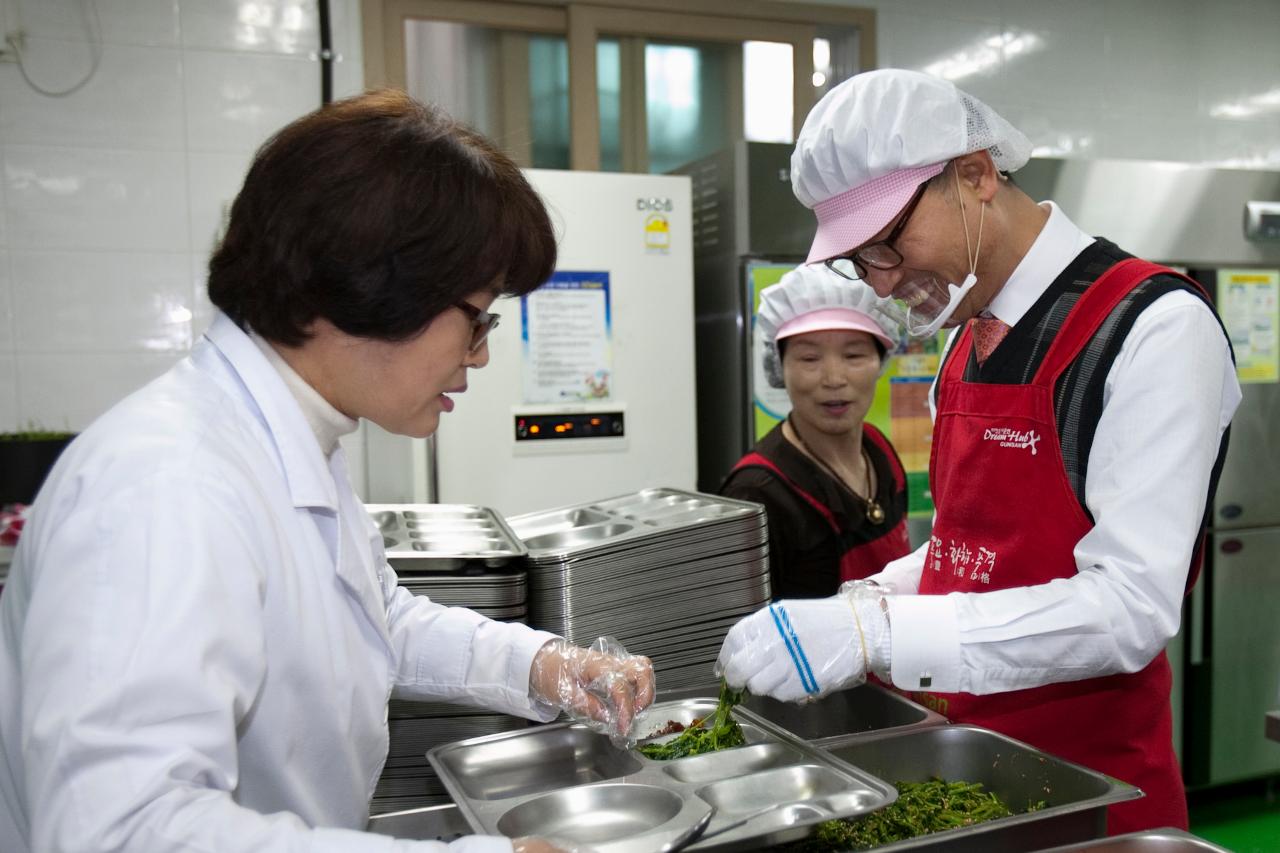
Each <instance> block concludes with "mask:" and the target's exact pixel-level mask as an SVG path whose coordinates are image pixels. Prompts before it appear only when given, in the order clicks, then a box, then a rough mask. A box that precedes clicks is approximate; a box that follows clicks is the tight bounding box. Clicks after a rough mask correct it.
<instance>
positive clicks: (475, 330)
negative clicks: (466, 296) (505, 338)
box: [453, 302, 501, 352]
mask: <svg viewBox="0 0 1280 853" xmlns="http://www.w3.org/2000/svg"><path fill="white" fill-rule="evenodd" d="M453 307H454V308H457V309H458V310H459V311H461V312H462V313H464V314H466V315H467V319H468V320H470V321H471V344H470V347H469V348H468V350H467V351H468V352H475V351H476V350H478V349H480V347H481V346H483V345H484V341H485V338H487V337H489V333H490V332H492V331H493V330H494V329H496V328H498V319H499V318H500V316H501V315H498V314H493V313H490V312H488V311H482V310H481V309H479V308H477V307H476V306H474V305H472V304H471V303H470V302H455V303H453Z"/></svg>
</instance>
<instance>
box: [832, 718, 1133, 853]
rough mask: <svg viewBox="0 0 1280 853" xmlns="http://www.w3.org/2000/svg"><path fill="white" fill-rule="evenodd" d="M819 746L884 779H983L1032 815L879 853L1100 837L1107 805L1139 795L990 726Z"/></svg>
mask: <svg viewBox="0 0 1280 853" xmlns="http://www.w3.org/2000/svg"><path fill="white" fill-rule="evenodd" d="M825 743H826V746H825V747H824V748H825V749H826V750H827V751H828V752H830V753H831V754H833V755H835V756H836V757H838V758H840V759H843V760H844V761H846V762H848V763H849V764H852V765H853V766H855V767H859V768H861V769H862V770H864V771H866V772H868V773H871V774H874V775H875V776H876V777H878V778H880V779H884V780H885V781H886V782H889V783H893V784H896V783H898V782H927V781H929V780H930V779H944V780H946V781H948V782H980V783H982V785H983V787H984V788H985V789H986V790H988V791H990V792H992V793H994V794H995V795H996V796H998V797H999V798H1000V799H1001V800H1003V801H1004V802H1005V804H1006V805H1008V806H1009V808H1011V809H1013V810H1014V811H1015V812H1019V810H1024V809H1026V808H1027V807H1028V806H1029V805H1033V804H1038V803H1041V802H1043V803H1044V804H1045V805H1044V807H1043V808H1040V809H1037V810H1036V811H1022V812H1021V813H1015V814H1013V815H1011V816H1009V817H1003V818H997V819H996V820H990V821H986V822H984V823H978V824H974V825H972V826H966V827H961V828H958V829H949V830H946V831H945V832H935V833H932V834H930V835H921V836H918V837H916V838H912V839H909V840H907V841H899V842H895V843H893V844H886V845H883V846H881V847H878V848H876V849H877V850H919V849H925V848H927V849H929V850H945V851H950V853H956V851H975V853H976V851H984V852H985V851H991V852H992V853H1002V851H1032V850H1043V849H1045V848H1046V847H1053V846H1054V845H1060V844H1069V843H1073V842H1078V841H1087V840H1089V839H1093V838H1101V837H1102V836H1103V835H1105V834H1106V829H1107V806H1109V805H1113V804H1115V803H1119V802H1123V801H1125V800H1131V799H1134V798H1136V797H1140V796H1142V792H1141V791H1139V790H1138V789H1137V788H1135V787H1133V786H1132V785H1126V784H1125V783H1123V782H1120V781H1118V780H1115V779H1112V778H1110V777H1109V776H1104V775H1103V774H1101V773H1098V772H1096V771H1093V770H1090V769H1088V768H1087V767H1081V766H1080V765H1078V764H1073V763H1071V762H1069V761H1066V760H1064V759H1061V758H1056V757H1054V756H1052V755H1050V754H1049V753H1047V752H1044V751H1042V750H1039V749H1036V748H1035V747H1033V746H1030V745H1028V744H1025V743H1022V742H1021V741H1017V740H1014V739H1013V738H1010V737H1006V736H1004V735H1002V734H999V733H997V732H993V731H990V730H989V729H983V728H979V727H977V726H969V725H946V726H931V727H929V728H922V729H917V730H915V731H911V732H906V733H902V734H886V735H884V736H882V737H875V736H871V737H868V736H866V735H850V736H849V737H848V738H847V739H845V740H844V741H843V742H841V741H839V740H837V739H828V740H827V741H826V742H825Z"/></svg>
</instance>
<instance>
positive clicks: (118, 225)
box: [4, 145, 187, 251]
mask: <svg viewBox="0 0 1280 853" xmlns="http://www.w3.org/2000/svg"><path fill="white" fill-rule="evenodd" d="M4 157H5V208H6V210H5V212H6V215H7V216H8V219H9V222H8V225H9V229H8V231H9V233H8V238H9V246H10V248H13V249H18V248H31V249H37V248H38V249H53V248H67V249H74V248H81V249H143V250H154V251H165V250H169V251H174V250H177V251H186V250H187V188H186V158H185V157H184V155H183V153H182V152H181V151H124V150H114V149H108V148H54V147H49V146H39V147H37V146H28V145H6V146H5V150H4Z"/></svg>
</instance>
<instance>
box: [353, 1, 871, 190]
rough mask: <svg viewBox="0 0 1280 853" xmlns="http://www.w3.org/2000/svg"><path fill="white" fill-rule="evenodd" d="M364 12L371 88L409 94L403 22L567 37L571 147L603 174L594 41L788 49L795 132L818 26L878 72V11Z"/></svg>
mask: <svg viewBox="0 0 1280 853" xmlns="http://www.w3.org/2000/svg"><path fill="white" fill-rule="evenodd" d="M361 15H362V17H361V22H362V26H363V45H364V56H363V60H364V74H365V86H366V88H376V87H380V86H395V87H398V88H405V85H406V82H407V81H406V80H405V56H404V22H405V20H407V19H415V18H416V19H424V20H439V21H452V22H455V23H462V24H473V25H479V26H488V27H494V28H500V29H519V30H523V31H526V32H535V33H554V34H561V35H565V37H566V40H567V42H568V49H569V116H570V148H569V150H570V164H571V166H572V168H574V169H589V170H597V169H599V168H600V108H599V101H598V91H597V88H596V87H597V81H596V44H597V41H598V40H599V38H600V37H601V36H602V35H606V36H621V37H631V36H635V37H640V38H657V39H676V40H687V41H703V42H705V41H725V42H735V43H741V42H743V41H771V42H783V43H789V44H790V45H791V46H792V92H793V94H792V125H793V131H794V133H796V134H798V133H799V131H800V126H801V125H802V124H803V122H804V118H805V116H806V115H807V114H808V112H809V109H810V108H811V107H812V106H813V102H814V93H813V87H812V86H811V85H810V80H811V78H812V76H813V52H812V44H813V39H814V37H815V35H816V32H817V27H818V26H819V25H822V24H838V25H844V26H854V27H857V29H858V38H859V47H858V50H859V53H858V56H859V63H860V65H861V67H862V69H863V70H867V69H870V68H875V67H876V47H875V45H876V37H875V28H876V13H875V10H874V9H861V8H850V7H839V6H825V5H817V4H809V3H775V2H769V0H591V2H590V3H577V2H572V0H503V2H490V1H489V0H361ZM631 135H633V136H634V133H633V134H631ZM631 147H632V148H634V146H631ZM635 157H636V155H635V154H634V153H633V154H632V155H631V156H630V159H631V160H632V162H635V161H636V160H635ZM646 159H647V158H646Z"/></svg>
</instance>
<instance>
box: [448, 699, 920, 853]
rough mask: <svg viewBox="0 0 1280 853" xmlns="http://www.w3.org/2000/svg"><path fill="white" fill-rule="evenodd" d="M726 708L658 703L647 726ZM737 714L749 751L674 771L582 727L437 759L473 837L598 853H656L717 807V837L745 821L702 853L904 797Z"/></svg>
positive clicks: (509, 735) (677, 765) (505, 738)
mask: <svg viewBox="0 0 1280 853" xmlns="http://www.w3.org/2000/svg"><path fill="white" fill-rule="evenodd" d="M715 708H716V702H715V700H714V699H710V698H705V697H703V698H688V699H682V700H677V701H667V702H656V703H654V704H653V705H652V706H651V707H650V708H649V709H648V710H647V711H645V713H644V716H643V717H642V719H641V720H639V721H638V723H637V725H638V726H641V727H644V726H646V725H647V726H648V727H649V730H650V731H656V730H657V729H659V728H662V727H663V726H665V725H666V724H667V722H668V721H669V720H675V721H678V722H680V723H682V724H684V725H686V726H687V725H689V724H690V723H692V721H693V720H694V719H699V718H704V717H706V716H707V715H709V714H712V713H714V711H715ZM733 715H734V717H735V719H736V720H737V721H738V723H739V724H740V725H741V726H742V730H743V734H744V735H745V736H746V740H747V743H746V744H745V745H743V746H740V747H736V748H733V749H726V750H722V751H720V752H714V753H709V754H706V755H698V756H692V757H688V758H681V759H676V760H674V761H654V760H651V759H649V758H646V757H645V756H643V755H641V754H640V752H639V751H637V750H620V749H617V748H615V747H614V746H613V745H612V744H610V742H609V739H608V738H607V737H605V736H604V735H601V734H598V733H596V732H593V731H591V730H590V729H588V728H587V727H586V726H583V725H581V724H577V723H553V724H550V725H544V726H536V727H534V728H531V729H526V730H523V731H516V732H506V733H502V734H497V735H490V736H487V737H481V738H474V739H471V740H467V741H462V742H460V743H454V744H449V745H447V746H441V747H437V748H435V749H433V750H431V751H430V752H429V753H428V760H429V761H430V763H431V766H432V767H434V768H435V770H436V773H437V774H438V775H439V777H440V780H441V781H442V782H443V783H444V785H445V788H446V789H447V790H448V791H449V794H450V796H452V797H453V800H454V802H455V803H456V804H457V805H458V808H459V811H460V812H461V813H462V815H463V816H464V817H465V818H466V820H467V822H468V823H469V824H470V826H471V828H472V829H473V830H474V831H476V832H480V833H487V834H499V835H506V836H509V837H517V836H525V835H530V836H541V837H553V838H559V839H564V840H566V841H572V842H576V843H579V844H583V845H587V846H589V847H590V848H592V849H593V850H595V851H597V853H640V852H641V851H653V850H656V849H658V848H659V847H661V846H662V845H663V844H664V843H666V842H669V841H671V840H672V839H674V838H676V837H677V836H679V835H680V834H681V833H682V832H683V831H684V830H685V829H687V828H688V827H690V826H692V825H693V824H694V823H696V822H697V821H698V820H699V819H701V818H702V817H703V816H704V815H705V814H706V813H707V812H708V810H710V809H712V808H714V810H715V811H714V814H713V816H712V819H711V822H710V824H709V825H708V827H707V830H706V832H707V834H708V835H710V834H711V833H715V832H716V830H717V828H719V827H727V826H728V825H729V824H732V823H735V822H738V821H740V820H742V819H744V818H746V822H745V823H743V824H742V825H740V826H738V827H736V828H734V829H729V830H727V831H725V832H723V833H721V834H717V835H715V837H714V838H707V839H706V840H705V841H702V842H695V843H694V844H693V845H692V846H691V849H698V850H711V849H719V848H722V847H732V846H740V845H741V844H742V843H743V842H744V841H747V840H749V839H750V840H751V841H752V844H753V845H755V844H759V845H764V844H774V843H780V842H782V841H787V840H792V839H794V838H800V837H803V836H804V835H805V834H806V832H807V829H806V827H808V826H810V825H812V824H814V823H817V822H820V821H823V820H829V819H831V818H836V817H851V816H853V815H858V814H864V813H866V812H869V811H872V810H874V809H878V808H882V807H884V806H886V805H888V804H889V803H891V802H893V801H894V799H896V798H897V791H896V789H895V788H894V787H893V786H892V785H890V784H888V783H887V782H884V781H883V780H881V779H878V778H876V777H874V776H871V775H870V774H868V773H866V772H864V771H862V770H860V769H858V768H857V767H854V766H853V765H851V764H848V763H846V762H845V761H843V760H842V759H840V758H838V757H836V756H834V755H831V754H830V753H827V752H824V751H823V750H821V749H818V748H816V747H813V746H810V745H809V744H807V743H805V742H804V741H803V740H801V739H800V738H798V737H796V736H795V735H793V734H791V733H790V732H788V731H786V730H785V729H782V728H780V727H778V726H776V725H774V724H773V723H770V722H769V721H767V720H765V719H764V718H762V717H760V716H757V715H756V714H753V713H751V712H750V711H747V710H745V709H743V708H741V707H739V708H735V709H734V711H733ZM641 730H644V729H643V728H642V729H641ZM669 737H674V736H669Z"/></svg>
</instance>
